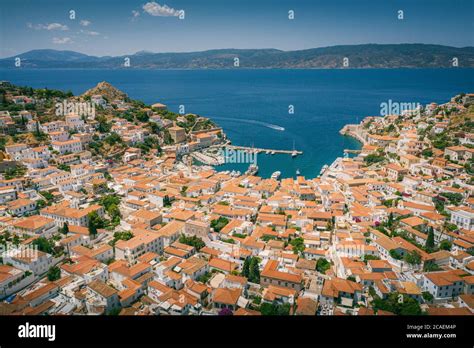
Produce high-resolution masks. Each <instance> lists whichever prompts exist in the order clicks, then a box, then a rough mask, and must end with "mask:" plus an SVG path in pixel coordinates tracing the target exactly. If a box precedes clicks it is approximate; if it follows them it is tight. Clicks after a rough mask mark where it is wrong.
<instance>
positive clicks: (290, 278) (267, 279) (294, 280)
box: [260, 260, 303, 291]
mask: <svg viewBox="0 0 474 348" xmlns="http://www.w3.org/2000/svg"><path fill="white" fill-rule="evenodd" d="M278 267H279V263H278V261H276V260H269V261H267V264H266V265H265V267H264V268H263V271H262V272H261V274H260V285H262V286H269V285H277V286H282V287H285V288H290V289H294V290H297V291H300V290H301V289H302V288H303V278H302V276H301V275H299V274H293V273H290V272H287V271H286V272H283V271H281V270H279V269H278Z"/></svg>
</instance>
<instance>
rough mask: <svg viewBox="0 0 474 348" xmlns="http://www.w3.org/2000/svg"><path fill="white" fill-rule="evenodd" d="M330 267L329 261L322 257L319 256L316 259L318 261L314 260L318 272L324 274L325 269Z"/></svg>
mask: <svg viewBox="0 0 474 348" xmlns="http://www.w3.org/2000/svg"><path fill="white" fill-rule="evenodd" d="M329 268H331V263H330V262H329V261H328V260H326V259H325V258H324V257H321V258H320V259H318V261H317V262H316V270H317V271H318V272H319V273H323V274H326V271H327V270H328V269H329Z"/></svg>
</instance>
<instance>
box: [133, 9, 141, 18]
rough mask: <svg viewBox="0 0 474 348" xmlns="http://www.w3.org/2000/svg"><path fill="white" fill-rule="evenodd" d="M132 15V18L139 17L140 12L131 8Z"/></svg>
mask: <svg viewBox="0 0 474 348" xmlns="http://www.w3.org/2000/svg"><path fill="white" fill-rule="evenodd" d="M132 16H133V18H137V17H140V12H138V11H137V10H132Z"/></svg>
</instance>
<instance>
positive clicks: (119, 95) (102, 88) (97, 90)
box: [82, 81, 128, 101]
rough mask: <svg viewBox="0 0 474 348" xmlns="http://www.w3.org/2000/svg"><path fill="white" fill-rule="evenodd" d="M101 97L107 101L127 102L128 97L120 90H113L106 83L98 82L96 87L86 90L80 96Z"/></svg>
mask: <svg viewBox="0 0 474 348" xmlns="http://www.w3.org/2000/svg"><path fill="white" fill-rule="evenodd" d="M97 94H99V95H101V96H102V97H104V98H105V99H107V100H108V101H112V100H117V99H118V100H128V95H127V94H126V93H124V92H122V91H121V90H119V89H117V88H115V87H114V86H112V85H111V84H110V83H108V82H106V81H102V82H99V83H98V84H97V86H95V87H93V88H91V89H89V90H87V91H86V92H85V93H84V94H83V95H82V96H83V97H84V96H93V95H97Z"/></svg>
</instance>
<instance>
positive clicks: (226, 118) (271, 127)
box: [212, 117, 285, 132]
mask: <svg viewBox="0 0 474 348" xmlns="http://www.w3.org/2000/svg"><path fill="white" fill-rule="evenodd" d="M212 118H213V119H216V120H227V121H235V122H243V123H250V124H257V125H260V126H263V127H267V128H270V129H274V130H277V131H280V132H284V131H285V128H284V127H281V126H278V125H276V124H272V123H267V122H262V121H257V120H247V119H245V118H232V117H212Z"/></svg>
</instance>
